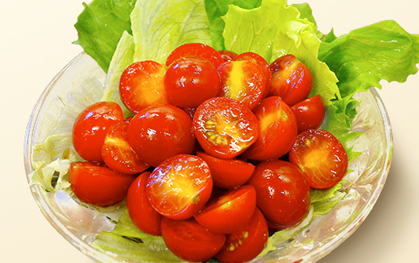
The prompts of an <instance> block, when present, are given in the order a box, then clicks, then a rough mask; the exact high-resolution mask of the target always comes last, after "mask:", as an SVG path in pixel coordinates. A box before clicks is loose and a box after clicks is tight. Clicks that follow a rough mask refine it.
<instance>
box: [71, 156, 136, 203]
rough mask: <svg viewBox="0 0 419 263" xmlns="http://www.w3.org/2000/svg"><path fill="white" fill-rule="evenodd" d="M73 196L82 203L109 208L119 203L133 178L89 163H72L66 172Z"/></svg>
mask: <svg viewBox="0 0 419 263" xmlns="http://www.w3.org/2000/svg"><path fill="white" fill-rule="evenodd" d="M68 175H69V180H68V181H69V182H70V184H71V189H72V190H73V192H74V194H75V195H76V196H77V197H78V198H79V199H80V200H81V201H83V202H85V203H88V204H93V205H97V206H110V205H114V204H117V203H119V202H121V201H122V200H123V199H124V198H125V197H126V195H127V191H128V187H129V186H130V184H131V183H132V182H133V181H134V179H135V177H134V176H132V175H129V174H121V173H117V172H114V171H112V170H111V169H109V168H107V167H104V166H99V165H97V164H93V163H90V162H74V163H71V165H70V170H69V171H68Z"/></svg>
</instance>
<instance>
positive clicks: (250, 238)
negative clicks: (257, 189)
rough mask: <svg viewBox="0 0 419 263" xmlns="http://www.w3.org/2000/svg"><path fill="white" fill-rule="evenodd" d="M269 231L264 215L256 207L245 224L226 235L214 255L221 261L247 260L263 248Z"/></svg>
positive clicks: (255, 255)
mask: <svg viewBox="0 0 419 263" xmlns="http://www.w3.org/2000/svg"><path fill="white" fill-rule="evenodd" d="M268 237H269V231H268V225H267V223H266V220H265V217H264V216H263V214H262V212H261V211H260V210H259V209H258V208H256V209H255V212H254V214H253V216H252V218H251V220H250V222H249V223H247V225H245V226H244V227H243V228H241V229H239V230H237V231H235V232H233V233H232V234H228V235H227V240H226V241H225V243H224V246H223V247H222V248H221V250H220V252H218V254H217V255H215V257H216V258H217V259H219V260H221V261H222V262H247V261H250V260H252V259H254V258H255V257H257V256H258V255H259V254H260V252H262V250H263V249H264V248H265V246H266V243H267V241H268Z"/></svg>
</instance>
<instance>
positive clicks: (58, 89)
mask: <svg viewBox="0 0 419 263" xmlns="http://www.w3.org/2000/svg"><path fill="white" fill-rule="evenodd" d="M91 77H95V78H96V79H97V80H99V81H100V82H101V83H102V84H104V82H105V80H106V74H105V73H104V72H103V71H102V70H101V69H100V67H99V66H98V65H97V63H96V62H95V61H94V60H93V59H92V58H91V57H90V56H88V55H87V54H86V53H84V52H83V53H81V54H80V55H78V56H77V57H76V58H74V59H73V60H72V61H71V62H70V63H69V64H68V65H67V66H66V67H65V68H64V69H63V70H61V71H60V72H59V73H58V75H57V76H56V77H55V78H54V79H53V80H52V81H51V83H50V84H49V85H48V86H47V88H46V89H45V91H44V92H43V93H42V95H41V97H40V98H39V100H38V102H37V104H36V105H35V108H34V110H33V112H32V115H31V117H30V119H29V123H28V126H27V130H26V135H25V143H24V155H25V169H26V175H27V179H28V182H30V178H29V175H30V174H31V173H32V172H33V171H34V168H33V166H32V162H31V160H32V151H31V149H32V146H34V145H35V144H38V143H40V142H42V141H44V140H45V139H46V137H47V136H48V134H49V133H50V132H51V130H52V129H53V128H54V125H55V123H56V122H57V120H58V117H59V114H60V112H61V110H62V108H63V104H65V101H66V100H68V99H69V97H70V96H71V94H73V93H74V92H75V91H76V90H77V89H79V87H80V86H81V85H82V84H83V82H84V81H86V80H87V79H88V78H91ZM355 97H356V98H357V99H360V100H361V104H360V106H359V108H358V115H357V117H356V119H355V120H354V122H353V131H361V132H363V135H362V136H360V137H357V138H356V139H354V140H353V141H351V144H352V145H353V147H354V150H355V151H357V152H361V153H362V154H361V155H360V156H359V157H357V158H356V159H355V160H353V161H352V162H350V164H349V169H351V171H352V172H350V173H348V174H347V175H346V176H345V178H344V180H345V183H344V186H343V188H342V189H341V191H345V192H346V196H345V198H344V199H343V200H342V201H341V202H340V203H339V204H338V205H337V206H336V207H334V209H333V210H332V211H331V212H329V213H328V214H326V215H321V216H319V215H318V216H316V218H315V219H314V221H313V222H312V223H311V225H310V226H309V227H308V228H306V229H305V230H303V231H302V232H301V233H299V234H298V235H297V236H296V237H294V238H292V239H289V240H287V241H284V242H282V243H279V244H274V245H275V247H276V248H277V249H276V250H275V251H272V252H270V253H268V254H266V255H264V256H263V257H260V258H256V259H255V260H254V261H255V262H281V263H286V262H290V263H291V262H316V261H318V260H320V259H321V258H323V257H324V256H326V255H327V254H328V253H330V252H331V251H332V250H333V249H334V248H336V247H337V246H339V245H340V244H341V243H342V242H343V241H345V240H346V239H347V238H348V237H349V236H350V235H351V234H352V233H354V232H355V230H356V229H357V228H358V227H359V226H360V225H361V223H362V222H363V221H364V220H365V218H366V217H367V216H368V214H369V213H370V211H371V209H372V208H373V206H374V204H375V203H376V201H377V199H378V197H379V195H380V193H381V191H382V189H383V187H384V184H385V181H386V179H387V176H388V173H389V170H390V165H391V158H392V149H393V142H392V132H391V126H390V121H389V117H388V115H387V112H386V110H385V107H384V105H383V103H382V101H381V99H380V97H379V95H378V94H377V92H376V91H375V89H373V88H372V89H370V90H369V91H368V92H362V93H357V94H355ZM30 190H31V192H32V195H33V197H34V199H35V201H36V202H37V204H38V206H39V208H40V210H41V211H42V213H43V214H44V216H45V217H46V219H47V220H48V221H49V222H50V223H51V224H52V225H53V226H54V228H55V229H56V230H57V231H58V232H59V233H60V234H61V235H62V236H63V237H64V238H65V239H66V240H68V241H69V242H70V243H71V244H72V245H73V246H75V247H76V248H77V249H79V250H80V251H81V252H82V253H84V254H86V255H87V256H89V257H90V258H91V259H93V260H94V261H96V262H137V261H133V260H130V259H126V258H122V257H120V256H118V255H115V254H111V253H106V252H104V251H100V250H98V249H96V248H94V247H93V246H92V243H93V241H94V239H95V237H96V236H97V235H98V234H99V233H100V232H102V231H111V230H112V229H113V227H114V224H113V223H112V221H111V220H109V219H108V218H107V217H106V216H105V215H100V216H98V215H97V214H96V212H95V211H93V210H90V209H88V208H85V207H83V206H80V205H79V204H78V203H77V202H76V201H74V200H73V199H72V198H71V197H70V196H69V195H68V194H66V193H65V192H62V191H57V192H56V193H52V192H47V191H44V190H43V188H42V187H41V186H39V185H34V184H30ZM114 216H115V217H118V216H119V215H118V213H116V214H115V215H114ZM307 240H314V241H313V242H307Z"/></svg>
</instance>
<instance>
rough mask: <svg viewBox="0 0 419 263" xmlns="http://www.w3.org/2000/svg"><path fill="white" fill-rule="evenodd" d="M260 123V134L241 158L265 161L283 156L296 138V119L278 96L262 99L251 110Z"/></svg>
mask: <svg viewBox="0 0 419 263" xmlns="http://www.w3.org/2000/svg"><path fill="white" fill-rule="evenodd" d="M253 112H254V114H255V116H256V118H257V119H258V121H259V125H260V136H259V138H258V139H257V141H256V142H255V143H254V144H253V145H252V146H250V148H249V149H248V150H246V152H244V154H243V158H247V159H251V160H257V161H265V160H272V159H278V158H280V157H282V156H284V155H285V154H286V153H287V152H288V151H289V150H290V149H291V147H292V145H293V143H294V141H295V139H296V138H297V119H296V118H295V116H294V113H293V112H292V110H291V108H290V107H289V106H288V105H287V104H286V103H285V102H284V101H283V100H282V99H281V98H279V97H268V98H265V99H263V100H262V101H261V102H260V104H259V105H258V106H257V107H256V108H255V109H254V110H253Z"/></svg>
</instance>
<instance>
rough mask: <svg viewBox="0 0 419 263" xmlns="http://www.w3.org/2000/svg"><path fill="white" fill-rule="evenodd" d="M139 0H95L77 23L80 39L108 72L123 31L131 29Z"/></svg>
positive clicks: (88, 5)
mask: <svg viewBox="0 0 419 263" xmlns="http://www.w3.org/2000/svg"><path fill="white" fill-rule="evenodd" d="M135 2H136V0H93V1H92V2H91V3H90V4H86V3H83V5H84V10H83V12H81V14H80V15H79V17H78V18H77V22H76V24H75V25H74V26H75V28H76V30H77V33H78V40H77V41H76V42H75V43H76V44H79V45H81V46H82V47H83V49H84V51H86V53H87V54H88V55H90V56H91V57H92V58H93V59H95V60H96V62H97V63H98V64H99V66H100V67H101V68H102V69H103V70H104V71H105V72H108V68H109V63H110V61H111V59H112V56H113V54H114V52H115V49H116V46H117V44H118V42H119V39H120V38H121V36H122V33H123V32H124V31H127V32H128V33H131V21H130V14H131V12H132V9H133V8H134V5H135Z"/></svg>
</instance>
